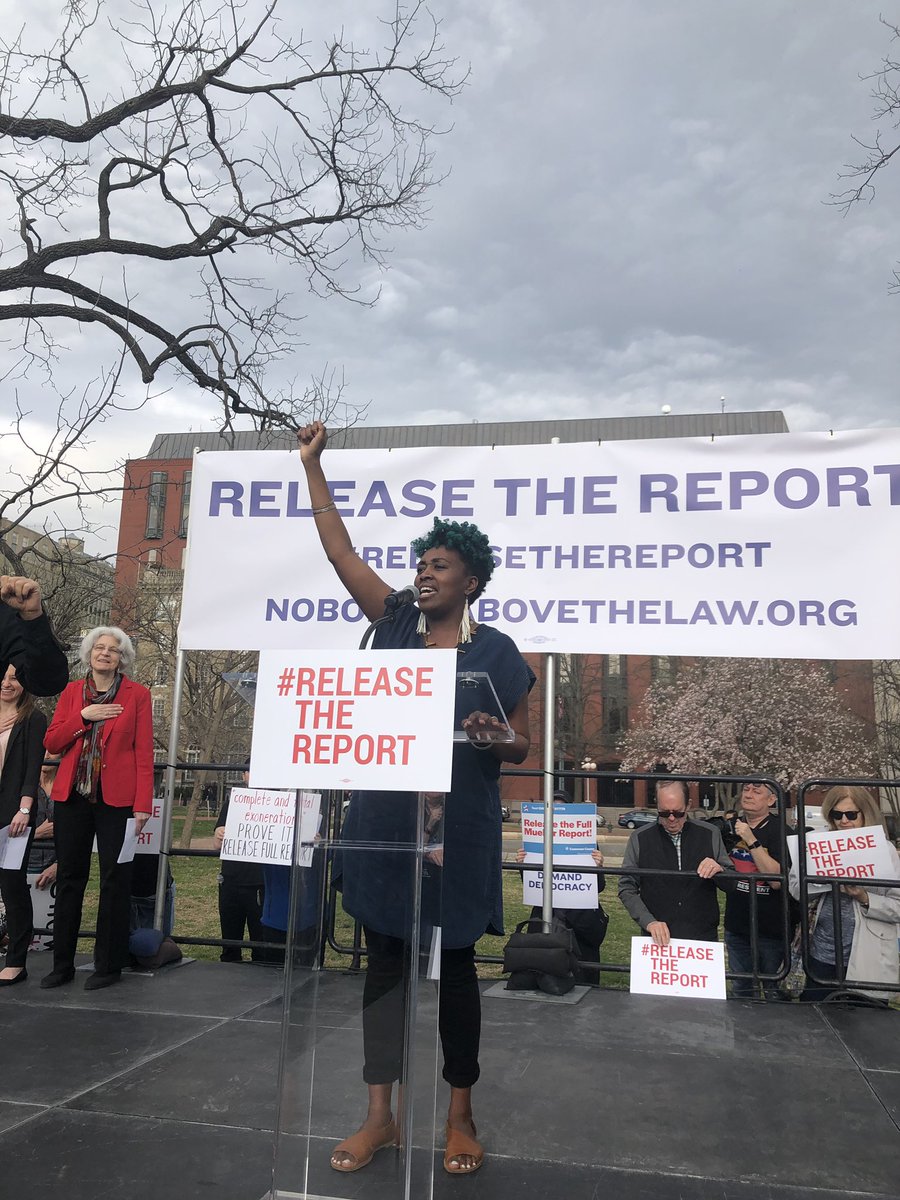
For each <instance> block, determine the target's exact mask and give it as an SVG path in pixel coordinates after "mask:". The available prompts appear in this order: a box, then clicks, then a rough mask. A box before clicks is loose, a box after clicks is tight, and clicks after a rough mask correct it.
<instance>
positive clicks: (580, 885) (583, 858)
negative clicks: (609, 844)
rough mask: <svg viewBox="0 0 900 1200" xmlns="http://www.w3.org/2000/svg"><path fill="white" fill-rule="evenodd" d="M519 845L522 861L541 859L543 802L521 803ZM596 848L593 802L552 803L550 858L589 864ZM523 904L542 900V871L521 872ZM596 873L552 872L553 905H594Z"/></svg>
mask: <svg viewBox="0 0 900 1200" xmlns="http://www.w3.org/2000/svg"><path fill="white" fill-rule="evenodd" d="M522 847H523V849H524V850H525V862H526V863H540V864H542V865H543V861H544V806H543V804H530V803H525V804H523V805H522ZM596 848H597V808H596V806H595V805H593V804H555V805H554V806H553V860H554V862H559V861H560V860H564V861H565V862H566V863H567V865H569V866H571V867H591V866H593V865H594V860H593V858H592V857H591V852H592V851H593V850H595V849H596ZM522 899H523V903H524V904H537V905H540V904H543V902H544V872H543V871H542V870H541V871H528V870H525V871H523V873H522ZM597 900H598V892H597V876H596V875H585V874H583V873H582V872H580V871H576V870H571V871H554V872H553V907H554V908H596V907H597Z"/></svg>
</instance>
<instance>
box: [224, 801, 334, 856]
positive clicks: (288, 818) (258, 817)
mask: <svg viewBox="0 0 900 1200" xmlns="http://www.w3.org/2000/svg"><path fill="white" fill-rule="evenodd" d="M321 805H322V797H321V796H320V795H318V794H317V793H316V792H301V793H300V798H299V809H300V845H299V847H298V850H299V854H298V864H297V865H298V866H301V867H308V866H310V865H311V863H312V851H313V846H312V843H313V842H314V841H315V838H316V834H317V833H318V832H319V821H320V810H321ZM293 845H294V793H293V792H285V791H263V790H262V789H259V788H257V789H253V788H243V787H240V788H232V789H231V792H230V794H229V797H228V815H227V817H226V818H225V836H224V838H223V839H222V850H221V857H222V858H226V859H231V860H232V861H234V862H260V863H268V864H269V866H285V867H289V866H290V865H291V850H292V848H293Z"/></svg>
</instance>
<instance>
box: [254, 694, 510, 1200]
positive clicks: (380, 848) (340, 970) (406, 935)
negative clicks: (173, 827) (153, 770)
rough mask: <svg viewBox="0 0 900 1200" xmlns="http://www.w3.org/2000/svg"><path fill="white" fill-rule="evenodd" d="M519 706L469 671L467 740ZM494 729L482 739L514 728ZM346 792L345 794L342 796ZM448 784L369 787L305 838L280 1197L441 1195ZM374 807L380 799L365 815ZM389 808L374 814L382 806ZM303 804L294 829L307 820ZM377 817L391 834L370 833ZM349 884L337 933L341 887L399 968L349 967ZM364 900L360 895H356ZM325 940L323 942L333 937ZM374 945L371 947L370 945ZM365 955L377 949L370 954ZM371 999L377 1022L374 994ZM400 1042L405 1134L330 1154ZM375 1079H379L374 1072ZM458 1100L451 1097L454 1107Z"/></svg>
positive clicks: (292, 953) (294, 903) (273, 1198)
mask: <svg viewBox="0 0 900 1200" xmlns="http://www.w3.org/2000/svg"><path fill="white" fill-rule="evenodd" d="M473 712H487V713H489V714H490V715H491V716H493V717H496V718H497V721H499V722H501V723H503V724H505V722H506V715H505V713H504V712H503V708H502V706H501V705H500V702H499V700H498V699H497V695H496V692H495V691H494V688H493V685H492V684H491V681H490V678H489V677H488V676H487V675H486V674H485V673H483V672H461V673H460V674H458V676H457V694H456V708H455V715H454V730H453V740H454V742H462V741H467V740H470V739H469V737H468V735H467V734H466V732H465V730H463V728H462V722H463V721H464V720H465V719H466V718H467V717H468V716H469V715H470V714H471V713H473ZM510 736H512V735H511V733H507V732H506V731H505V730H496V729H493V730H491V731H490V732H488V733H483V734H482V735H480V738H479V740H482V741H494V740H507V739H508V738H509V737H510ZM339 801H340V795H339V796H338V802H339ZM448 802H449V803H451V804H452V802H453V800H452V796H450V797H447V796H445V794H444V793H443V792H419V793H388V792H383V793H379V792H368V793H367V792H363V793H360V794H359V795H356V796H352V797H351V803H350V806H349V808H348V811H347V818H346V821H345V823H344V826H343V829H342V831H341V833H340V835H339V837H337V838H332V837H331V836H324V837H320V838H317V840H316V842H315V844H314V846H313V847H312V848H311V851H310V847H308V846H307V847H304V846H302V845H301V844H300V842H299V836H298V837H297V839H296V845H295V848H294V862H295V864H297V863H299V864H302V865H295V866H294V867H292V868H287V867H285V868H284V870H288V869H290V871H291V898H290V906H289V913H288V925H289V928H288V932H287V943H286V953H285V986H284V1007H283V1015H282V1029H281V1051H280V1056H279V1071H278V1104H277V1114H276V1130H275V1159H274V1168H273V1175H272V1189H271V1191H270V1192H269V1193H268V1197H269V1200H301V1198H302V1200H365V1198H366V1197H372V1200H429V1198H430V1197H431V1196H432V1193H433V1181H434V1168H435V1161H436V1153H437V1151H438V1150H439V1149H441V1148H442V1147H443V1138H444V1117H443V1114H442V1115H441V1117H440V1119H439V1120H436V1112H437V1092H438V1084H439V1082H440V1080H441V1066H442V1055H441V1049H440V1040H439V1036H438V989H439V986H440V984H439V978H438V976H439V964H440V925H441V905H442V894H441V893H442V874H443V853H444V841H443V835H444V811H445V804H446V803H448ZM364 806H369V811H367V812H366V813H365V814H362V813H361V809H362V808H363V807H364ZM373 808H374V809H376V810H377V820H375V821H374V823H373V822H370V821H369V820H368V819H367V818H368V817H369V816H371V810H372V809H373ZM299 827H300V826H299V815H298V819H297V822H296V824H295V829H297V830H298V832H299ZM372 828H376V829H378V830H379V831H380V833H381V836H380V837H379V838H378V839H372V840H363V838H362V836H361V834H364V833H367V832H370V831H371V829H372ZM334 884H337V886H338V887H340V888H342V889H343V891H342V892H339V893H338V895H337V897H336V911H337V918H336V921H335V929H336V933H337V938H338V939H339V941H340V942H342V943H343V944H347V943H348V942H350V940H351V938H352V930H353V921H352V918H350V917H348V916H346V915H345V914H344V910H343V907H342V900H341V896H342V894H344V893H346V894H347V895H348V896H349V895H352V896H355V897H356V898H357V899H359V898H360V897H361V898H362V902H363V903H364V904H365V905H366V906H367V907H368V909H369V911H372V903H373V898H374V899H376V900H377V904H376V906H375V907H376V908H378V907H379V906H380V907H381V908H382V909H383V916H384V919H383V922H381V925H382V928H380V929H378V930H376V931H375V932H376V934H378V935H379V936H383V935H387V936H388V937H389V938H391V939H393V942H392V943H391V945H392V947H393V950H394V951H395V952H396V951H398V952H399V954H398V955H397V954H395V957H394V958H393V959H392V960H391V961H392V962H393V963H394V964H395V967H396V970H395V972H394V973H393V974H391V973H387V974H385V973H384V972H383V971H382V970H381V969H379V971H378V972H369V971H367V970H366V969H365V966H364V968H363V969H360V970H351V969H349V961H348V959H347V957H346V956H345V957H341V958H339V957H338V956H337V955H336V954H335V953H334V952H333V951H332V949H331V948H330V947H329V945H328V941H327V922H326V911H327V903H326V901H327V899H328V897H327V895H326V888H329V887H330V886H333V885H334ZM351 907H352V904H351ZM322 947H324V950H323V949H322ZM365 948H366V947H365V944H364V945H363V950H365ZM363 962H364V964H365V958H364V959H363ZM364 1005H365V1006H366V1019H365V1033H364V1021H363V1006H364ZM397 1054H399V1056H400V1057H399V1060H398V1069H397V1074H398V1075H399V1076H400V1077H401V1078H402V1080H403V1087H402V1089H400V1091H399V1098H398V1088H397V1086H396V1085H395V1087H394V1093H393V1111H394V1116H395V1118H397V1123H398V1128H399V1129H400V1134H399V1143H400V1144H399V1145H398V1146H397V1147H394V1146H390V1147H387V1148H384V1149H381V1150H379V1151H378V1152H377V1153H376V1154H375V1156H374V1158H373V1160H372V1161H371V1162H370V1163H369V1164H368V1165H367V1166H365V1167H363V1168H362V1169H361V1170H359V1171H355V1172H352V1173H343V1172H340V1171H336V1170H334V1169H333V1167H332V1166H331V1154H332V1151H333V1150H334V1148H335V1147H336V1146H337V1144H338V1143H339V1142H341V1141H342V1140H343V1139H344V1138H346V1137H347V1136H348V1135H350V1134H352V1133H354V1132H355V1131H356V1130H357V1129H358V1128H359V1127H360V1126H361V1125H362V1122H363V1119H364V1117H365V1115H366V1102H367V1087H366V1082H365V1080H364V1077H363V1064H364V1061H365V1062H371V1061H372V1060H378V1061H380V1062H384V1061H391V1058H392V1056H396V1055H397ZM373 1082H374V1081H373ZM445 1106H446V1100H445V1099H444V1098H443V1097H442V1108H443V1107H445Z"/></svg>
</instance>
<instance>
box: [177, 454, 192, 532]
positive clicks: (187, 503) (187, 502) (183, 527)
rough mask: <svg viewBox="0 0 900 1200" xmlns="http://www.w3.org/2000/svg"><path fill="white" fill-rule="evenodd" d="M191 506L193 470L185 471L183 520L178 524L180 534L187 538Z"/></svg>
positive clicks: (182, 495)
mask: <svg viewBox="0 0 900 1200" xmlns="http://www.w3.org/2000/svg"><path fill="white" fill-rule="evenodd" d="M190 508H191V472H190V471H185V473H184V481H183V483H182V487H181V522H180V524H179V526H178V536H179V537H183V538H186V537H187V528H188V513H189V512H190Z"/></svg>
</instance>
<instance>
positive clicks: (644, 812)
mask: <svg viewBox="0 0 900 1200" xmlns="http://www.w3.org/2000/svg"><path fill="white" fill-rule="evenodd" d="M619 824H620V825H621V826H622V827H623V828H624V829H637V827H638V826H639V825H655V824H656V809H655V808H635V809H632V811H631V812H626V813H620V814H619Z"/></svg>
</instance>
